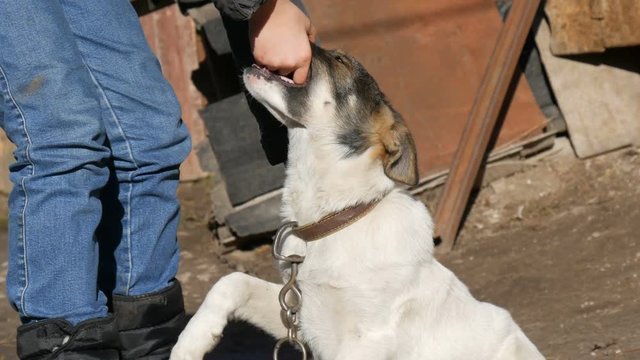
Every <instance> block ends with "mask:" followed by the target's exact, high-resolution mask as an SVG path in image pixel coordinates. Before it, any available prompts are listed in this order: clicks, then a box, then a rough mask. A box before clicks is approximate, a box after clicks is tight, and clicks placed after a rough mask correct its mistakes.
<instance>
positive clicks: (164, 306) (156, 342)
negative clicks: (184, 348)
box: [113, 280, 186, 360]
mask: <svg viewBox="0 0 640 360" xmlns="http://www.w3.org/2000/svg"><path fill="white" fill-rule="evenodd" d="M113 312H114V314H115V316H116V322H117V324H118V331H119V333H120V342H121V343H122V348H121V349H122V351H121V354H122V359H124V360H133V359H144V360H165V359H169V355H170V354H171V348H172V347H173V345H175V343H176V341H177V340H178V335H180V332H181V331H182V329H184V326H185V325H186V316H185V312H184V301H183V299H182V289H181V288H180V284H179V283H178V281H177V280H175V281H174V282H173V284H172V285H171V286H169V287H168V288H166V289H164V290H161V291H159V292H156V293H151V294H145V295H139V296H122V295H113Z"/></svg>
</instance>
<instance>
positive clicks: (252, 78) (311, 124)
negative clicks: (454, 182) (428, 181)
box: [243, 45, 418, 185]
mask: <svg viewBox="0 0 640 360" xmlns="http://www.w3.org/2000/svg"><path fill="white" fill-rule="evenodd" d="M312 48H313V58H312V62H311V69H310V72H309V74H310V75H309V78H308V80H307V82H306V83H305V84H304V85H296V84H294V83H293V82H292V81H291V80H290V79H288V78H286V77H283V76H278V75H275V74H273V73H271V72H269V71H268V70H266V69H264V68H260V67H258V66H254V67H252V68H248V69H246V70H245V71H244V76H243V80H244V83H245V86H246V87H247V89H248V90H249V92H250V93H251V95H252V96H253V97H254V98H255V99H256V100H258V101H259V102H260V103H262V104H263V105H264V106H265V107H266V108H267V109H268V110H269V111H270V112H271V113H272V114H273V115H274V116H275V117H276V118H277V119H278V120H279V121H280V122H282V123H283V124H284V125H286V126H287V127H288V128H304V129H305V130H306V131H309V132H310V136H311V137H313V138H316V139H322V142H323V143H324V144H333V145H336V146H337V147H338V148H339V151H340V152H341V156H343V157H345V158H346V157H354V156H367V157H368V158H369V159H370V160H371V161H380V163H381V164H382V166H383V168H384V173H385V174H386V175H387V176H388V177H389V178H391V179H393V180H396V181H399V182H402V183H405V184H408V185H415V184H416V183H417V181H418V171H417V165H416V150H415V145H414V142H413V139H412V137H411V134H410V133H409V130H408V128H407V127H406V125H405V123H404V120H403V119H402V117H401V116H400V114H398V113H397V112H396V111H395V110H394V109H393V108H392V107H391V105H390V104H389V102H388V100H387V99H386V97H385V96H384V94H383V93H382V91H380V89H379V87H378V85H377V84H376V82H375V80H374V79H373V77H371V75H369V73H368V72H367V71H366V70H365V69H364V67H363V66H362V65H361V64H360V63H358V61H356V60H355V59H354V58H353V57H351V56H349V55H347V54H344V53H342V52H340V51H328V50H324V49H321V48H319V47H317V46H315V45H314V46H313V47H312Z"/></svg>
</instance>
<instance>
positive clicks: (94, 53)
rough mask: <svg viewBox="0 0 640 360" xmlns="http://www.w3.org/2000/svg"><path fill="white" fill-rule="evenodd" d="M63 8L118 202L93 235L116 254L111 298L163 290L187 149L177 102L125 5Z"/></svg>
mask: <svg viewBox="0 0 640 360" xmlns="http://www.w3.org/2000/svg"><path fill="white" fill-rule="evenodd" d="M63 7H64V12H65V15H66V17H67V19H68V21H69V24H70V26H71V28H72V31H73V32H74V34H75V37H76V43H77V45H78V48H79V49H80V52H81V53H82V56H83V59H84V61H85V64H86V67H87V69H88V70H89V72H90V73H91V76H92V79H93V81H94V82H95V84H96V85H97V87H98V88H99V92H100V102H101V105H102V107H103V115H104V117H103V118H104V126H105V128H106V132H107V137H108V139H109V142H110V146H111V150H112V157H113V168H114V170H115V179H114V181H113V182H112V184H114V185H117V186H115V187H114V188H113V189H112V190H113V194H114V196H117V201H116V200H115V199H114V198H112V199H106V202H105V204H107V203H111V204H112V205H111V206H113V207H114V208H113V209H105V211H107V212H108V213H105V219H110V221H112V222H111V224H106V223H105V226H103V227H102V228H101V229H103V230H104V231H101V232H100V234H99V236H101V237H103V239H101V241H103V240H104V241H105V242H108V243H111V244H112V246H113V247H114V248H115V269H114V271H115V275H116V277H115V283H114V284H113V286H114V289H113V293H114V294H120V295H141V294H146V293H150V292H155V291H158V290H161V289H163V288H166V287H168V286H169V285H170V284H171V281H172V279H173V278H174V277H175V275H176V272H177V270H178V257H179V254H178V246H177V241H176V233H177V226H178V220H179V204H178V200H177V198H176V190H177V185H178V175H179V172H178V168H179V165H180V163H181V162H182V161H183V160H184V159H185V158H186V156H187V155H188V153H189V151H190V149H191V143H190V139H189V135H188V131H187V129H186V127H185V125H184V124H183V122H182V120H181V111H180V106H179V103H178V101H177V99H176V97H175V94H174V93H173V90H172V89H171V86H170V85H169V84H168V82H167V81H166V80H165V79H164V77H163V75H162V72H161V69H160V66H159V63H158V61H157V59H156V58H155V56H154V55H153V53H152V52H151V50H150V49H149V46H148V44H147V42H146V40H145V37H144V34H143V32H142V29H141V27H140V23H139V21H138V17H137V15H136V13H135V11H134V10H133V7H132V6H131V4H130V2H129V1H128V0H104V1H86V0H76V1H72V0H67V1H64V2H63ZM112 210H113V211H112ZM114 229H116V230H117V231H113V230H114Z"/></svg>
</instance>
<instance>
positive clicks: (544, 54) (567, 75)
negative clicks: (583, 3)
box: [536, 22, 640, 158]
mask: <svg viewBox="0 0 640 360" xmlns="http://www.w3.org/2000/svg"><path fill="white" fill-rule="evenodd" d="M550 42H551V34H550V31H549V26H548V24H547V23H546V22H542V23H541V24H540V28H539V30H538V33H537V35H536V43H537V45H538V49H539V50H540V55H541V58H542V62H543V64H544V67H545V69H546V71H547V74H548V76H549V81H550V83H551V87H552V88H553V90H554V92H555V96H556V99H557V100H558V105H559V107H560V110H561V111H562V113H563V115H564V118H565V120H566V122H567V128H568V130H569V136H570V138H571V142H572V144H573V147H574V149H575V151H576V154H577V155H578V156H579V157H581V158H584V157H588V156H592V155H597V154H600V153H604V152H606V151H610V150H613V149H616V148H620V147H623V146H626V145H629V144H639V143H640V74H639V72H640V64H638V63H637V61H635V60H634V55H632V54H624V53H620V52H617V53H616V52H613V53H611V54H601V55H599V56H598V57H583V58H582V60H584V61H577V60H575V59H566V58H561V57H556V56H554V55H553V54H552V53H551V50H550ZM635 52H636V53H638V51H637V50H636V51H635ZM636 55H640V54H636ZM601 62H603V63H601ZM607 63H609V64H615V65H616V66H611V65H607ZM634 63H635V64H636V65H635V66H636V67H637V68H635V69H634V68H633V67H634Z"/></svg>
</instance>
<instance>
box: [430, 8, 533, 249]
mask: <svg viewBox="0 0 640 360" xmlns="http://www.w3.org/2000/svg"><path fill="white" fill-rule="evenodd" d="M539 5H540V0H521V1H516V2H514V3H513V7H512V8H511V10H510V11H509V15H508V16H507V19H506V21H505V24H504V26H503V28H502V30H501V31H500V34H499V36H498V40H497V41H496V43H495V47H494V50H493V53H492V54H491V58H490V60H489V64H488V66H487V68H486V70H485V72H484V77H483V79H482V82H481V83H480V87H479V88H478V90H477V93H476V96H475V99H474V102H473V107H472V108H471V111H470V113H469V117H468V118H467V122H466V125H465V128H464V132H463V133H462V138H461V139H460V142H459V145H458V149H457V151H456V154H455V157H454V159H453V166H452V169H451V174H450V175H449V178H447V183H446V185H445V188H444V192H443V194H442V197H441V199H440V201H439V202H438V209H437V211H436V216H435V220H436V237H437V238H440V239H441V241H442V245H441V248H442V249H444V250H450V249H451V248H452V247H453V245H454V242H455V239H456V237H457V235H458V230H459V229H460V223H461V221H462V216H463V214H464V210H465V209H466V207H467V204H468V201H469V195H470V194H471V190H472V189H473V186H474V184H475V183H476V182H477V181H478V172H479V170H480V166H481V164H482V162H483V160H484V159H485V154H486V152H487V148H488V146H489V141H490V140H491V137H492V136H493V134H494V129H495V127H496V124H497V122H498V118H499V117H500V113H501V109H502V108H503V106H504V104H505V98H506V95H507V93H508V90H509V87H510V85H511V84H512V82H513V81H514V78H515V73H516V66H517V64H518V59H519V58H520V54H521V52H522V48H523V46H524V43H525V40H526V38H527V35H528V34H529V29H530V28H531V24H532V23H533V19H534V17H535V15H536V13H537V10H538V7H539Z"/></svg>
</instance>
